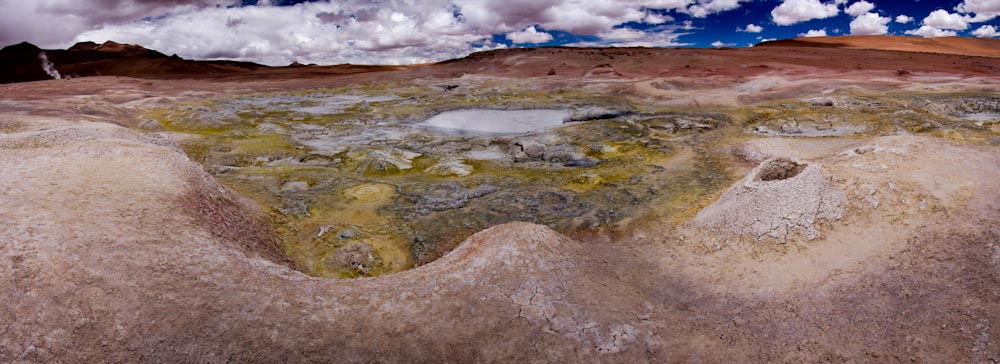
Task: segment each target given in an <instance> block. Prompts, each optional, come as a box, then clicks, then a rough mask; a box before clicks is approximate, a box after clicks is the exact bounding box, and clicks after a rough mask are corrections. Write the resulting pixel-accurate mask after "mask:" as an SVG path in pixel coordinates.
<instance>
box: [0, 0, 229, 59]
mask: <svg viewBox="0 0 1000 364" xmlns="http://www.w3.org/2000/svg"><path fill="white" fill-rule="evenodd" d="M236 3H237V0H46V1H24V0H0V9H3V11H0V46H2V45H6V44H12V43H18V42H22V41H31V42H32V43H35V44H36V45H39V46H42V47H47V48H53V47H64V46H67V45H69V44H67V42H69V41H70V40H72V39H73V37H74V36H76V35H77V34H80V33H81V32H84V31H87V30H90V29H93V28H95V27H99V26H101V25H104V24H121V23H126V22H132V21H135V20H137V19H141V18H143V17H155V16H160V15H163V14H167V13H171V12H183V11H191V10H196V9H202V8H210V7H216V6H231V5H235V4H236Z"/></svg>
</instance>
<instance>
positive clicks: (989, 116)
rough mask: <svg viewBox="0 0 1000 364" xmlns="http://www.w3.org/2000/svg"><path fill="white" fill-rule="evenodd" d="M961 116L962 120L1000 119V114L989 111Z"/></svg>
mask: <svg viewBox="0 0 1000 364" xmlns="http://www.w3.org/2000/svg"><path fill="white" fill-rule="evenodd" d="M959 118H960V119H962V120H973V121H991V120H1000V114H989V113H980V114H968V115H962V116H961V117H959Z"/></svg>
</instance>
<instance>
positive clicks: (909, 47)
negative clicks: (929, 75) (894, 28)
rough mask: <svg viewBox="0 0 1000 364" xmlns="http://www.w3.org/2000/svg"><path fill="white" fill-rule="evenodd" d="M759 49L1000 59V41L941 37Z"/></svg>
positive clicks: (802, 42) (790, 43) (854, 39)
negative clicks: (922, 53) (897, 53)
mask: <svg viewBox="0 0 1000 364" xmlns="http://www.w3.org/2000/svg"><path fill="white" fill-rule="evenodd" d="M757 46H758V47H816V48H842V49H872V50H882V51H902V52H924V53H939V54H955V55H962V56H977V57H1000V39H993V38H969V37H940V38H920V37H903V36H886V35H858V36H854V35H851V36H838V37H810V38H793V39H784V40H775V41H770V42H763V43H761V44H758V45H757Z"/></svg>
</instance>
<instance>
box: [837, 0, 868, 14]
mask: <svg viewBox="0 0 1000 364" xmlns="http://www.w3.org/2000/svg"><path fill="white" fill-rule="evenodd" d="M872 9H875V4H872V3H870V2H867V1H864V0H861V1H858V2H856V3H854V4H851V6H848V7H847V9H844V12H845V13H847V14H850V15H851V16H858V15H861V14H864V13H867V12H869V11H872Z"/></svg>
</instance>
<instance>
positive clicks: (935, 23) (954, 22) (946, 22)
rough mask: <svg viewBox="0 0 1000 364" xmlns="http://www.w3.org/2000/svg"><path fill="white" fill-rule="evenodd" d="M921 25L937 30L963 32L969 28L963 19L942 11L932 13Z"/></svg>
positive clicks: (957, 15) (966, 21)
mask: <svg viewBox="0 0 1000 364" xmlns="http://www.w3.org/2000/svg"><path fill="white" fill-rule="evenodd" d="M921 24H923V25H927V26H931V27H934V28H939V29H951V30H965V29H968V28H969V22H968V20H967V19H966V18H965V17H963V16H961V15H959V14H953V13H949V12H948V11H947V10H943V9H938V10H934V11H932V12H931V13H930V14H929V15H927V17H926V18H924V20H923V22H922V23H921Z"/></svg>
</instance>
